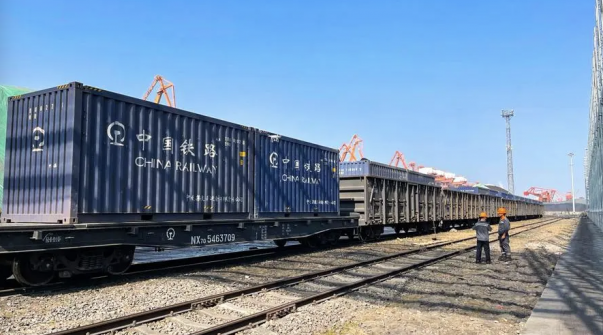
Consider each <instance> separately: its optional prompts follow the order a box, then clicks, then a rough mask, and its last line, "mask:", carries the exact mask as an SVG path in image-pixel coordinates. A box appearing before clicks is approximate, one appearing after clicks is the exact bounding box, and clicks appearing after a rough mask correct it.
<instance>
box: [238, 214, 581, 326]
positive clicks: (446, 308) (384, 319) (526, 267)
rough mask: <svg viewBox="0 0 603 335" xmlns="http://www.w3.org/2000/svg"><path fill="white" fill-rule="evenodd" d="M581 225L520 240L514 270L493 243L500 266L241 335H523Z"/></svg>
mask: <svg viewBox="0 0 603 335" xmlns="http://www.w3.org/2000/svg"><path fill="white" fill-rule="evenodd" d="M577 223H578V220H577V219H565V220H562V221H559V222H557V223H554V224H552V225H549V226H546V227H542V228H539V229H536V230H533V231H530V232H525V233H522V234H520V235H518V236H512V237H511V250H512V253H513V260H512V261H510V262H500V261H498V256H499V255H500V250H499V247H498V245H497V243H492V244H491V253H492V263H493V264H475V263H474V262H475V252H468V253H464V254H462V255H459V256H456V257H454V258H451V259H448V260H445V261H443V262H439V263H437V264H434V265H431V266H427V267H425V268H422V269H418V270H414V271H411V272H408V273H405V274H402V275H400V276H398V277H395V278H392V279H389V280H386V281H383V282H381V283H378V284H375V285H372V286H369V287H364V288H362V289H360V290H358V291H356V292H353V293H350V294H348V295H346V296H344V297H340V298H336V299H332V300H329V301H327V302H325V303H322V304H318V305H314V306H312V305H309V306H305V307H303V308H300V309H299V310H298V311H297V313H294V314H291V315H288V316H286V317H284V318H282V319H279V320H275V321H271V322H268V323H266V324H264V325H261V326H260V327H258V329H252V330H247V331H244V332H240V333H239V334H244V335H260V334H264V331H269V332H272V333H274V334H291V335H295V334H318V335H335V334H352V335H360V334H362V335H368V334H392V335H393V334H476V335H477V334H480V335H481V334H518V333H520V332H521V329H522V327H523V325H524V324H525V322H526V321H527V318H528V317H529V316H530V313H531V310H532V308H533V307H534V306H535V305H536V302H537V301H538V298H539V296H540V294H541V293H542V291H543V290H544V287H545V286H546V282H547V280H548V277H549V276H550V275H551V273H552V271H553V268H554V266H555V264H556V262H557V259H558V258H559V257H560V255H561V253H562V252H563V250H564V249H565V248H566V247H567V245H568V244H569V240H570V238H571V235H572V233H573V231H574V230H575V228H576V225H577ZM342 311H344V312H342ZM259 328H262V329H259Z"/></svg>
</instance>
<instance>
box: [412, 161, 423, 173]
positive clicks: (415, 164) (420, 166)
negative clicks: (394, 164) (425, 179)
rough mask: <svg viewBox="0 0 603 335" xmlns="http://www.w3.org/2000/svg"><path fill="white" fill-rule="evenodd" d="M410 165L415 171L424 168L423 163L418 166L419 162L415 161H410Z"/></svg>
mask: <svg viewBox="0 0 603 335" xmlns="http://www.w3.org/2000/svg"><path fill="white" fill-rule="evenodd" d="M408 166H410V169H411V170H413V171H415V172H419V169H421V168H424V166H423V165H419V166H417V163H415V162H410V163H408Z"/></svg>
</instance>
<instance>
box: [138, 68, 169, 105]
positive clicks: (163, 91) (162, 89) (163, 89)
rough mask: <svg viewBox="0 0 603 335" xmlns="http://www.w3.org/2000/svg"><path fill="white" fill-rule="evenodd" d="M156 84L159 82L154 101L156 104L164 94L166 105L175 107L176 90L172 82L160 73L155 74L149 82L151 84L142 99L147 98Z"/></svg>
mask: <svg viewBox="0 0 603 335" xmlns="http://www.w3.org/2000/svg"><path fill="white" fill-rule="evenodd" d="M157 84H159V89H158V90H157V95H156V96H155V103H156V104H158V103H159V102H160V101H161V97H162V96H164V95H165V100H166V102H167V105H168V106H170V107H176V91H175V88H174V84H173V83H172V82H170V81H168V80H167V79H165V78H163V77H162V76H160V75H156V76H155V78H154V79H153V82H152V83H151V86H150V87H149V89H148V90H147V91H146V93H145V94H144V96H143V97H142V100H147V98H148V97H149V95H150V94H151V92H153V90H154V89H155V86H157ZM170 92H171V94H170ZM170 95H171V97H170Z"/></svg>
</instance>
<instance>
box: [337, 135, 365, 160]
mask: <svg viewBox="0 0 603 335" xmlns="http://www.w3.org/2000/svg"><path fill="white" fill-rule="evenodd" d="M362 149H363V141H362V139H361V138H360V136H358V135H356V134H354V136H352V139H351V140H350V143H347V144H346V143H344V144H342V145H341V148H339V153H340V155H341V156H340V157H339V161H340V162H345V159H346V158H347V157H348V154H349V155H350V157H349V161H350V162H355V161H357V160H358V159H357V158H356V150H358V154H359V155H360V158H361V159H362V158H364V154H363V152H362Z"/></svg>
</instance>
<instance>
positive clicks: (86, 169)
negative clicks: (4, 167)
mask: <svg viewBox="0 0 603 335" xmlns="http://www.w3.org/2000/svg"><path fill="white" fill-rule="evenodd" d="M9 109H10V110H9V115H8V119H9V129H8V131H7V133H8V135H7V143H8V144H7V156H9V157H10V158H8V159H7V163H8V164H10V167H9V171H11V174H9V175H8V176H7V179H6V184H7V189H6V191H7V192H6V195H7V196H6V197H5V202H4V205H5V212H4V213H3V220H11V221H15V222H78V221H79V222H84V221H90V220H95V221H113V220H116V221H121V220H129V219H132V220H140V219H142V220H164V219H175V218H177V217H178V215H181V214H192V213H194V214H198V215H199V217H203V214H206V215H207V214H220V215H227V216H233V217H248V216H249V214H250V208H251V203H250V200H251V199H250V193H251V188H250V187H251V186H252V182H253V181H252V180H251V178H250V166H249V162H248V159H247V157H246V153H247V152H248V151H249V146H250V143H249V139H250V136H251V132H250V131H249V130H247V129H245V128H243V127H242V126H239V125H235V124H231V123H227V122H223V121H219V120H215V119H210V118H207V117H203V116H201V115H197V114H192V113H188V112H185V111H182V110H177V109H174V108H170V107H167V106H164V105H158V104H153V103H150V102H146V101H143V100H140V99H135V98H131V97H127V96H123V95H119V94H115V93H111V92H107V91H101V90H98V89H94V88H90V87H86V86H83V85H82V84H80V83H71V84H68V85H64V86H61V87H59V88H57V89H52V90H46V91H42V92H36V93H32V94H29V95H25V96H24V97H23V98H21V99H14V100H12V101H11V102H10V106H9ZM126 214H127V215H126ZM187 217H190V215H188V216H187Z"/></svg>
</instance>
